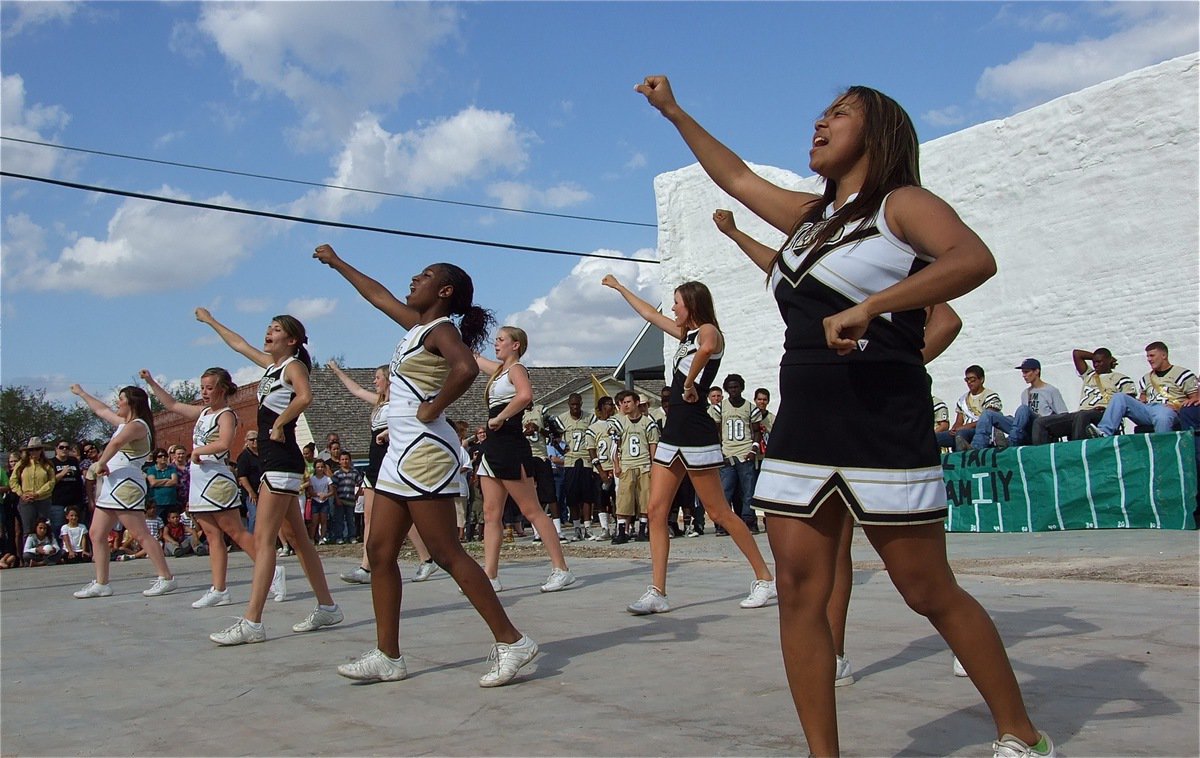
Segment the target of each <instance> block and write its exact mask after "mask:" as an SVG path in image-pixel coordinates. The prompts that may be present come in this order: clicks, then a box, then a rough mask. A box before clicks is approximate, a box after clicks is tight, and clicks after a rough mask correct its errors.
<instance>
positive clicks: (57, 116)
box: [0, 3, 72, 176]
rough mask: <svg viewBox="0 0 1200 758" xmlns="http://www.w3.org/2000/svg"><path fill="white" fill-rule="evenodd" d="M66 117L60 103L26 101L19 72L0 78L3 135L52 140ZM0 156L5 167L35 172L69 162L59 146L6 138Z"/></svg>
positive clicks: (51, 171) (45, 173) (42, 172)
mask: <svg viewBox="0 0 1200 758" xmlns="http://www.w3.org/2000/svg"><path fill="white" fill-rule="evenodd" d="M20 4H21V5H27V4H28V3H20ZM70 120H71V117H70V115H68V114H67V112H66V111H65V110H63V108H62V107H61V106H58V105H42V104H40V103H35V104H32V105H30V104H27V103H26V93H25V80H24V79H23V78H22V77H21V75H20V74H11V75H9V76H5V77H3V79H0V132H3V134H4V136H6V137H15V138H17V139H26V140H33V141H35V142H54V141H55V140H57V138H58V134H59V132H61V131H62V130H63V129H64V128H65V127H66V125H67V123H68V122H69V121H70ZM0 160H2V162H3V164H4V168H5V170H7V171H12V172H14V173H18V174H33V175H35V176H52V175H54V174H55V173H56V171H57V170H58V169H59V168H61V167H63V166H64V164H66V165H70V164H71V163H72V161H70V160H68V159H66V158H64V153H63V151H61V150H56V149H54V148H49V147H38V146H36V145H23V144H21V143H19V142H9V141H7V140H6V141H5V142H3V143H0Z"/></svg>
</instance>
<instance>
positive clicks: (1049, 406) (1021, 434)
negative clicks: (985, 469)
mask: <svg viewBox="0 0 1200 758" xmlns="http://www.w3.org/2000/svg"><path fill="white" fill-rule="evenodd" d="M1017 368H1018V369H1019V370H1020V371H1021V378H1023V379H1024V380H1025V382H1026V383H1027V384H1028V385H1029V386H1028V387H1026V388H1025V389H1024V390H1022V392H1021V405H1020V407H1018V408H1017V411H1016V413H1014V414H1013V415H1011V416H1005V415H1003V414H1001V413H997V412H996V411H991V410H988V411H984V412H983V415H981V416H980V417H979V423H978V424H976V425H975V437H974V439H972V440H971V447H973V448H975V449H977V450H982V449H983V448H985V447H988V446H989V445H991V444H992V428H993V427H996V428H998V429H1000V431H1002V432H1004V433H1005V434H1007V435H1008V444H1009V446H1010V447H1017V446H1019V445H1027V444H1029V437H1030V434H1031V432H1032V430H1033V422H1034V420H1035V419H1038V418H1041V417H1042V416H1049V415H1051V414H1055V413H1066V412H1067V403H1066V401H1065V400H1063V396H1062V393H1061V392H1059V391H1058V388H1057V387H1054V386H1052V385H1050V384H1047V383H1046V382H1043V381H1042V362H1041V361H1039V360H1038V359H1037V358H1026V359H1025V360H1023V361H1021V365H1020V366H1017Z"/></svg>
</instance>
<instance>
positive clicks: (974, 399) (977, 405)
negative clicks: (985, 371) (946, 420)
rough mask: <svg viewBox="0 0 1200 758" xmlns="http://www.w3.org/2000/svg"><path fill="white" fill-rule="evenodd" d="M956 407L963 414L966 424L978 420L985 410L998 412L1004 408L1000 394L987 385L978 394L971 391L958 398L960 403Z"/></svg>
mask: <svg viewBox="0 0 1200 758" xmlns="http://www.w3.org/2000/svg"><path fill="white" fill-rule="evenodd" d="M954 407H955V410H957V411H958V412H959V413H961V414H962V417H963V423H965V424H973V423H975V422H976V421H978V420H979V417H980V416H982V415H983V412H984V411H985V410H988V411H996V412H997V413H999V412H1000V411H1002V410H1003V404H1002V403H1001V402H1000V396H999V395H997V394H996V393H995V392H992V391H991V390H989V389H987V388H986V387H984V388H983V389H982V390H981V391H980V392H979V394H978V395H972V394H971V393H970V392H967V393H965V394H964V395H963V396H962V397H960V398H959V399H958V404H957V405H955V406H954Z"/></svg>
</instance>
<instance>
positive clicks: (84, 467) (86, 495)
mask: <svg viewBox="0 0 1200 758" xmlns="http://www.w3.org/2000/svg"><path fill="white" fill-rule="evenodd" d="M99 457H100V448H98V447H96V443H95V442H91V441H90V440H84V443H83V455H82V456H81V457H80V459H79V473H80V475H81V476H82V478H83V499H84V503H85V504H86V506H87V510H86V511H84V512H83V515H84V517H85V518H84V520H85V521H86V523H88V524H91V523H92V514H93V513H95V511H96V495H98V494H99V493H98V492H97V491H96V477H95V476H94V475H92V474H89V473H88V471H89V469H91V467H92V464H93V463H95V462H96V459H97V458H99Z"/></svg>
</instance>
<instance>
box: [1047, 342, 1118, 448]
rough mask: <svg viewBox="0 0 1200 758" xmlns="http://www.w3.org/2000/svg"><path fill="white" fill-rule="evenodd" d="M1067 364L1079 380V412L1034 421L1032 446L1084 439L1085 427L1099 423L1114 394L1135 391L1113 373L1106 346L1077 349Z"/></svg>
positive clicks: (1085, 436) (1115, 360)
mask: <svg viewBox="0 0 1200 758" xmlns="http://www.w3.org/2000/svg"><path fill="white" fill-rule="evenodd" d="M1071 361H1072V362H1073V363H1074V364H1075V371H1076V372H1077V373H1078V374H1079V376H1080V378H1081V379H1083V388H1082V390H1081V391H1080V393H1079V410H1077V411H1075V412H1074V413H1056V414H1054V415H1051V416H1043V417H1042V418H1039V419H1036V420H1035V421H1034V422H1033V444H1035V445H1040V444H1042V443H1044V442H1050V441H1053V440H1057V439H1059V438H1061V437H1067V438H1068V439H1072V440H1082V439H1086V438H1087V436H1088V434H1087V428H1088V425H1089V424H1095V423H1097V422H1099V421H1100V419H1101V418H1102V417H1103V416H1104V409H1105V408H1107V407H1108V404H1109V402H1110V401H1111V400H1112V396H1113V395H1114V394H1117V393H1120V394H1125V395H1133V394H1134V393H1135V392H1136V389H1135V387H1134V384H1133V380H1132V379H1130V378H1129V377H1127V376H1125V375H1124V374H1121V373H1117V372H1116V371H1113V369H1114V368H1116V366H1117V359H1116V358H1114V357H1113V354H1112V351H1110V350H1109V349H1108V348H1106V347H1098V348H1096V349H1095V350H1093V351H1092V352H1090V353H1089V352H1088V351H1087V350H1080V349H1078V348H1077V349H1075V350H1072V351H1071ZM1088 361H1091V362H1092V367H1091V368H1088V365H1087V362H1088Z"/></svg>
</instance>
